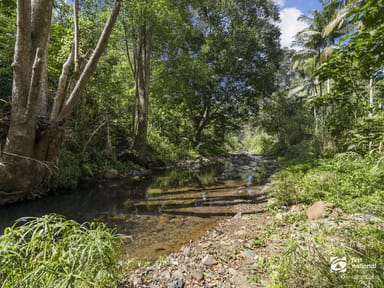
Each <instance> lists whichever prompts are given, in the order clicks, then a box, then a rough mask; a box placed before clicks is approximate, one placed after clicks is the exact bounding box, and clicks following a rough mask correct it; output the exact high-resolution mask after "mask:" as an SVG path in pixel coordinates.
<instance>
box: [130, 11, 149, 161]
mask: <svg viewBox="0 0 384 288" xmlns="http://www.w3.org/2000/svg"><path fill="white" fill-rule="evenodd" d="M144 17H145V16H144ZM142 21H143V23H142V24H141V25H140V27H139V31H138V37H137V43H135V44H134V45H133V48H134V53H133V55H134V57H135V61H134V63H135V64H136V68H135V69H134V70H135V72H136V73H135V75H134V77H135V83H136V85H135V95H137V102H138V107H137V121H136V122H137V128H136V129H135V137H134V141H133V147H132V150H133V153H134V155H135V157H136V162H138V164H140V165H144V166H145V165H146V164H147V162H148V161H147V134H148V113H149V84H150V76H151V53H152V34H151V24H150V20H148V19H142Z"/></svg>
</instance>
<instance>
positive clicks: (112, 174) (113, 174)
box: [104, 169, 119, 179]
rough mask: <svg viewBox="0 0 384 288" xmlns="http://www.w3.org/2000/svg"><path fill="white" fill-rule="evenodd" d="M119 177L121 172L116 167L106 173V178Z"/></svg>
mask: <svg viewBox="0 0 384 288" xmlns="http://www.w3.org/2000/svg"><path fill="white" fill-rule="evenodd" d="M117 177H119V172H118V171H117V170H116V169H109V170H107V171H105V173H104V178H107V179H114V178H117Z"/></svg>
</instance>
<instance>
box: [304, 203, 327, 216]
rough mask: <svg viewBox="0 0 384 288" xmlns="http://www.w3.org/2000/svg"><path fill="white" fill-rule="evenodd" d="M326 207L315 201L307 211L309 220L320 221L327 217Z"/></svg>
mask: <svg viewBox="0 0 384 288" xmlns="http://www.w3.org/2000/svg"><path fill="white" fill-rule="evenodd" d="M327 214H328V213H327V211H326V205H325V203H324V202H323V201H317V202H316V203H315V204H313V205H312V206H311V207H309V208H308V210H307V216H308V219H309V220H316V219H321V218H324V217H326V216H327Z"/></svg>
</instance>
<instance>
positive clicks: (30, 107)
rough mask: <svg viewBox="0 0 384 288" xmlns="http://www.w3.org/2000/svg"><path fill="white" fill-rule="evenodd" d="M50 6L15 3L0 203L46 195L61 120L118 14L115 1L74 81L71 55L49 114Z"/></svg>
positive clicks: (42, 0) (37, 1) (39, 1)
mask: <svg viewBox="0 0 384 288" xmlns="http://www.w3.org/2000/svg"><path fill="white" fill-rule="evenodd" d="M52 3H53V1H52V0H31V1H26V0H18V1H17V35H16V44H15V55H14V63H13V65H12V66H13V89H12V108H11V119H10V126H9V130H8V135H7V141H6V143H5V145H4V148H3V150H2V151H1V155H0V205H2V204H6V203H11V202H15V201H20V200H23V199H28V198H33V197H36V196H39V195H40V194H43V193H45V192H46V189H45V187H43V186H44V184H45V182H46V180H48V179H49V176H50V175H51V174H52V173H53V172H54V169H55V167H56V164H57V161H58V157H59V152H60V147H61V144H62V140H63V137H64V129H63V124H64V122H65V119H66V118H67V117H68V116H69V115H70V114H71V112H72V111H73V109H74V107H75V106H76V104H77V102H78V101H79V98H80V94H81V91H82V90H83V89H84V87H85V85H86V83H87V82H88V80H89V78H90V76H91V75H92V73H93V72H94V71H95V69H96V64H97V62H98V60H99V58H100V56H101V54H102V52H103V51H104V50H105V48H106V45H107V43H108V39H109V36H110V34H111V32H112V27H113V25H114V23H115V22H116V18H117V15H118V13H119V10H120V0H116V1H115V3H114V6H113V9H112V12H111V15H110V17H109V19H108V21H107V23H106V24H105V27H104V30H103V32H102V34H101V36H100V38H99V41H98V43H97V46H96V48H95V50H94V52H93V54H92V56H91V58H90V60H89V61H88V63H87V64H86V65H85V66H84V68H83V70H82V71H81V73H79V74H78V75H79V77H78V78H77V79H76V81H75V82H73V83H68V81H67V79H68V76H69V74H70V71H71V67H72V65H73V62H74V58H75V57H74V54H75V52H74V51H72V53H71V55H70V56H69V57H68V61H67V62H66V63H65V64H64V66H63V70H62V75H61V77H60V80H59V84H58V88H57V92H56V97H55V100H54V104H53V108H52V112H51V114H50V115H48V111H47V98H46V97H47V90H46V89H47V79H48V75H47V61H48V44H49V33H50V24H51V17H52V5H53V4H52ZM75 39H76V41H77V35H76V37H75ZM74 46H75V47H77V44H76V45H74ZM75 50H76V49H75ZM76 57H77V56H76ZM72 79H73V77H72ZM68 87H70V88H71V87H73V89H68Z"/></svg>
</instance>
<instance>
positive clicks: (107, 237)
mask: <svg viewBox="0 0 384 288" xmlns="http://www.w3.org/2000/svg"><path fill="white" fill-rule="evenodd" d="M118 247H119V239H118V237H117V236H116V234H115V233H114V232H113V231H111V230H110V229H108V228H106V226H105V225H104V224H99V223H98V224H96V223H85V224H82V225H80V224H79V223H77V222H75V221H72V220H65V219H64V218H63V217H62V216H58V215H55V214H51V215H46V216H43V217H40V218H32V217H29V218H21V219H19V220H17V221H16V223H15V224H14V225H13V226H12V227H9V228H6V229H5V231H4V235H3V236H1V237H0V283H2V286H1V287H4V288H8V287H9V288H13V287H20V288H24V287H25V288H29V287H36V288H39V287H44V288H45V287H52V288H53V287H55V288H58V287H74V288H75V287H76V288H77V287H116V284H117V277H118V273H119V271H120V270H119V269H120V267H119V265H118V251H119V249H117V248H118Z"/></svg>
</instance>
